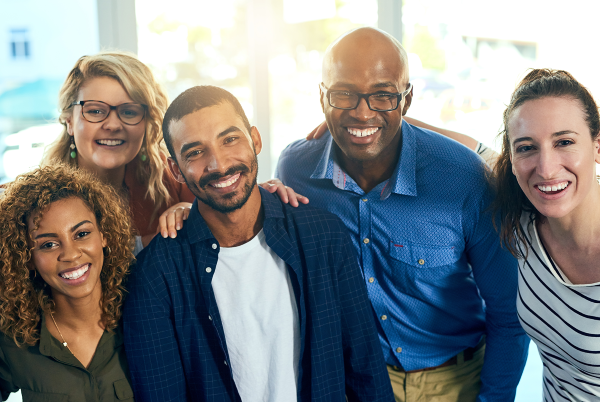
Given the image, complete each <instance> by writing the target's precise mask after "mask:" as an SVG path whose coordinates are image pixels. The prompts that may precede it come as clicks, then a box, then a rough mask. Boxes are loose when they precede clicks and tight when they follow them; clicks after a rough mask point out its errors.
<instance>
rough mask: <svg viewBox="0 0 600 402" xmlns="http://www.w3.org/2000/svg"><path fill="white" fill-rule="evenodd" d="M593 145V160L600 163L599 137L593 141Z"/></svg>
mask: <svg viewBox="0 0 600 402" xmlns="http://www.w3.org/2000/svg"><path fill="white" fill-rule="evenodd" d="M593 145H594V160H595V161H596V163H600V136H598V138H596V139H595V140H594V141H593Z"/></svg>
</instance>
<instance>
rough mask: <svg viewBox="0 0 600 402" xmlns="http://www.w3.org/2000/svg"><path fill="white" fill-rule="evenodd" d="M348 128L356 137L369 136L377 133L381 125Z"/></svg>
mask: <svg viewBox="0 0 600 402" xmlns="http://www.w3.org/2000/svg"><path fill="white" fill-rule="evenodd" d="M347 130H348V132H349V133H350V134H352V135H353V136H355V137H368V136H369V135H372V134H375V133H376V132H377V130H379V127H372V128H365V129H363V130H359V129H357V128H350V127H348V128H347Z"/></svg>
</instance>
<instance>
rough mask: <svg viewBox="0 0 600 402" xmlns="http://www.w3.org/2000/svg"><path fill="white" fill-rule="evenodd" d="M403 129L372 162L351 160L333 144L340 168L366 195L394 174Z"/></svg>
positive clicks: (398, 158)
mask: <svg viewBox="0 0 600 402" xmlns="http://www.w3.org/2000/svg"><path fill="white" fill-rule="evenodd" d="M401 129H402V128H399V129H398V134H396V136H395V137H394V139H393V140H392V142H391V143H390V144H389V145H388V146H387V147H386V148H385V149H384V150H383V151H382V152H381V153H380V154H378V155H377V156H376V157H375V158H374V159H370V160H356V159H352V158H349V157H348V156H347V155H346V154H345V153H344V152H343V151H342V150H341V149H340V148H339V147H338V146H337V144H336V143H335V142H334V143H333V145H334V147H335V151H336V156H337V160H338V161H339V165H340V167H341V168H342V169H343V170H344V171H345V172H346V173H348V175H349V176H350V177H352V179H353V180H354V181H355V182H356V184H357V185H358V186H359V187H360V188H361V189H362V190H363V191H364V192H365V193H368V192H369V191H371V190H373V189H374V188H375V187H377V185H379V183H382V182H384V181H386V180H388V179H389V178H390V177H392V175H393V174H394V169H395V168H396V166H397V165H398V161H399V160H400V151H401V148H402V133H401V131H400V130H401Z"/></svg>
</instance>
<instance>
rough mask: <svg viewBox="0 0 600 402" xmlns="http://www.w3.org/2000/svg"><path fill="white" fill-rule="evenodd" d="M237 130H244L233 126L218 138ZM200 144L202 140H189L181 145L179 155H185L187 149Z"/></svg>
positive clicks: (222, 132) (218, 136)
mask: <svg viewBox="0 0 600 402" xmlns="http://www.w3.org/2000/svg"><path fill="white" fill-rule="evenodd" d="M235 131H242V130H240V129H239V128H238V127H236V126H231V127H228V128H226V129H225V130H223V131H221V132H220V133H219V134H218V135H217V138H221V137H224V136H226V135H227V134H229V133H232V132H235ZM198 145H202V142H201V141H194V142H188V143H187V144H184V145H183V146H182V147H181V150H180V151H179V155H183V154H184V153H185V151H187V150H189V149H190V148H194V147H197V146H198Z"/></svg>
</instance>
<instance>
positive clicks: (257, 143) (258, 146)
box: [250, 126, 262, 155]
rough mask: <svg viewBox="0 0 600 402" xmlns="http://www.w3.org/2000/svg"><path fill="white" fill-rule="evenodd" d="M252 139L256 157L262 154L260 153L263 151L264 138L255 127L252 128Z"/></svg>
mask: <svg viewBox="0 0 600 402" xmlns="http://www.w3.org/2000/svg"><path fill="white" fill-rule="evenodd" d="M250 138H251V139H252V142H253V143H254V150H255V151H256V155H258V154H260V151H262V137H261V136H260V133H259V132H258V128H256V127H255V126H252V128H251V129H250Z"/></svg>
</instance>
